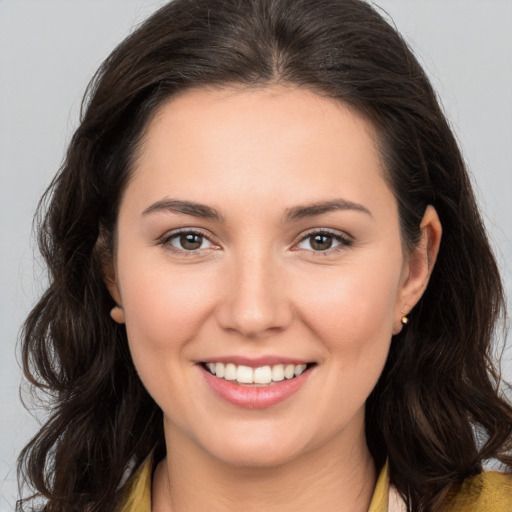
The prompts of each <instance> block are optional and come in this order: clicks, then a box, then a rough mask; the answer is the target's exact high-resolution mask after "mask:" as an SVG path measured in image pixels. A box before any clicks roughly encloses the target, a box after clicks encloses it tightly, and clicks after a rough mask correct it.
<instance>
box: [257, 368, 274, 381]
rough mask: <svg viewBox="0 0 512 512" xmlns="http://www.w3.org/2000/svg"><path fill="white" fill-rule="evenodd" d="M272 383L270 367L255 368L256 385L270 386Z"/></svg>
mask: <svg viewBox="0 0 512 512" xmlns="http://www.w3.org/2000/svg"><path fill="white" fill-rule="evenodd" d="M271 381H272V370H271V369H270V366H262V367H261V368H254V384H268V383H269V382H271Z"/></svg>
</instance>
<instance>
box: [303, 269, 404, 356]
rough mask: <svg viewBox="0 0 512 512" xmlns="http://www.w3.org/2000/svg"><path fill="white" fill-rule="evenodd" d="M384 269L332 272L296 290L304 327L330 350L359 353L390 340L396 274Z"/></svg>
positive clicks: (395, 298) (318, 276) (396, 283)
mask: <svg viewBox="0 0 512 512" xmlns="http://www.w3.org/2000/svg"><path fill="white" fill-rule="evenodd" d="M395 267H396V265H395ZM384 268H386V267H384ZM387 268H388V269H389V268H391V269H392V270H391V271H388V272H378V271H377V272H376V271H372V270H371V269H367V268H362V267H360V268H355V267H353V268H350V269H346V270H345V269H333V271H332V272H328V273H324V274H323V275H319V274H318V273H317V274H316V275H315V276H313V277H311V278H310V279H309V280H308V281H305V282H304V286H303V287H301V290H300V291H299V290H296V292H295V293H296V294H297V296H299V297H300V302H301V312H302V315H303V317H304V318H305V321H306V323H308V324H309V325H310V327H311V328H312V329H313V330H314V331H315V332H316V333H318V334H319V337H320V338H321V339H322V340H324V342H325V343H327V344H329V345H330V348H331V349H332V350H335V351H337V350H344V349H347V348H353V349H354V350H355V351H359V350H362V349H364V348H365V346H366V345H367V344H368V343H378V342H379V340H383V339H384V340H386V341H387V340H389V339H390V338H391V334H392V329H393V321H394V310H395V302H396V300H397V294H398V288H399V280H400V272H399V269H398V268H397V270H396V272H395V271H394V268H393V267H387Z"/></svg>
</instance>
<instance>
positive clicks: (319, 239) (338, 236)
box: [297, 231, 353, 253]
mask: <svg viewBox="0 0 512 512" xmlns="http://www.w3.org/2000/svg"><path fill="white" fill-rule="evenodd" d="M352 243H353V242H352V240H351V238H349V237H348V236H346V235H345V234H343V233H330V232H329V231H315V232H313V233H311V232H310V233H309V234H308V235H306V236H305V237H304V238H303V239H302V240H301V241H300V242H299V244H298V246H297V247H298V248H299V249H306V250H308V251H313V252H325V253H331V252H332V251H336V250H341V249H343V248H347V247H350V246H351V245H352Z"/></svg>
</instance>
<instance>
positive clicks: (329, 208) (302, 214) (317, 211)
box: [283, 199, 373, 222]
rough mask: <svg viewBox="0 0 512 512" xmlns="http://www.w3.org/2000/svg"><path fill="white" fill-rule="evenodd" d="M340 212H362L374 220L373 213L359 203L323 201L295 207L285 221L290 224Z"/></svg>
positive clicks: (340, 200)
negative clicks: (307, 218)
mask: <svg viewBox="0 0 512 512" xmlns="http://www.w3.org/2000/svg"><path fill="white" fill-rule="evenodd" d="M340 210H352V211H356V212H362V213H365V214H367V215H369V216H370V217H372V218H373V215H372V213H371V212H370V210H368V208H366V207H365V206H363V205H362V204H359V203H354V202H352V201H347V200H346V199H333V200H331V201H323V202H318V203H313V204H308V205H304V206H295V207H293V208H289V209H287V210H286V212H285V214H284V219H283V220H284V221H285V222H289V221H293V220H299V219H304V218H306V217H315V216H317V215H322V214H324V213H329V212H335V211H340Z"/></svg>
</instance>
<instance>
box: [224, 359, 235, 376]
mask: <svg viewBox="0 0 512 512" xmlns="http://www.w3.org/2000/svg"><path fill="white" fill-rule="evenodd" d="M224 378H225V379H226V380H236V366H235V365H234V364H233V363H228V364H227V365H226V368H225V370H224Z"/></svg>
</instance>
